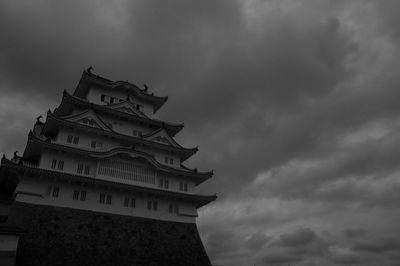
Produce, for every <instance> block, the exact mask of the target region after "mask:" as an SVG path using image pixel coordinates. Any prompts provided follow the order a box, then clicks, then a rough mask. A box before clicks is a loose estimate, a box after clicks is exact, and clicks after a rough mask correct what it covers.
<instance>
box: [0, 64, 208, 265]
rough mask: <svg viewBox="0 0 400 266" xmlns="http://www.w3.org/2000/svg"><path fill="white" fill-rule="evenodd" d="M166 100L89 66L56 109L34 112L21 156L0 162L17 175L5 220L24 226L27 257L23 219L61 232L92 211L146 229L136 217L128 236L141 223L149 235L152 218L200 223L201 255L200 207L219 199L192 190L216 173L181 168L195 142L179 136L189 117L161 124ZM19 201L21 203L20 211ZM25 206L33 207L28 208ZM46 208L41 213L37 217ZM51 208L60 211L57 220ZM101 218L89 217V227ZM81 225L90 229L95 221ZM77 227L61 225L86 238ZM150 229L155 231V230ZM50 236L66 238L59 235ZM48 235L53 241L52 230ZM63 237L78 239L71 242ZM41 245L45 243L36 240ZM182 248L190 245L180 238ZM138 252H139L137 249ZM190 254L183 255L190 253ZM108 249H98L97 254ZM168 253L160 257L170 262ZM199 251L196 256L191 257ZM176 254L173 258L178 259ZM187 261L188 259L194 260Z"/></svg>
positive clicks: (26, 245)
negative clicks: (182, 141)
mask: <svg viewBox="0 0 400 266" xmlns="http://www.w3.org/2000/svg"><path fill="white" fill-rule="evenodd" d="M167 99H168V98H167V97H159V96H156V95H154V93H150V92H149V91H148V88H147V86H146V85H145V86H144V88H139V87H138V86H136V85H134V84H132V83H129V82H127V81H111V80H109V79H106V78H103V77H100V76H98V75H95V74H93V73H92V72H91V68H90V69H88V70H85V71H83V74H82V77H81V79H80V81H79V83H78V85H77V87H76V89H75V91H74V92H73V94H70V93H68V92H67V91H64V92H63V96H62V100H61V103H60V105H59V106H58V107H57V108H55V110H54V111H50V110H49V111H48V112H47V117H46V119H43V118H42V116H39V117H38V118H37V120H36V123H35V124H34V125H33V128H32V130H31V131H30V132H29V134H28V141H27V144H26V147H25V150H24V151H23V153H21V154H19V153H17V152H16V153H15V154H14V157H13V158H10V159H7V158H6V157H5V156H3V158H2V160H1V167H2V169H3V170H7V171H9V172H11V173H13V174H14V175H16V176H17V178H18V182H17V185H16V187H15V190H14V192H13V197H12V200H11V201H12V203H10V204H9V205H10V206H11V207H9V208H10V209H11V210H10V214H9V216H10V217H9V220H8V222H7V223H8V225H9V226H11V227H12V226H18V230H20V231H18V232H20V233H18V234H17V235H18V236H19V237H20V241H19V242H20V243H19V244H21V243H24V244H23V245H24V247H23V248H25V252H26V253H27V254H28V253H29V252H31V251H30V250H29V248H30V247H29V245H30V244H29V243H30V242H29V241H28V240H23V239H24V236H26V235H28V236H29V235H30V237H34V236H35V233H31V232H30V229H29V228H30V226H28V225H25V223H26V221H25V222H21V221H22V220H24V219H25V220H27V219H30V218H29V215H31V216H32V218H31V219H32V222H37V221H36V220H35V219H37V220H38V221H42V222H43V223H44V224H47V226H50V227H51V226H53V223H54V222H56V224H58V226H59V227H58V231H57V230H54V231H55V234H59V231H60V230H64V229H63V228H60V227H63V224H64V223H65V226H67V227H68V226H70V225H68V223H67V222H66V221H64V220H68V219H70V220H71V221H72V223H78V222H79V221H81V220H83V219H81V218H77V217H83V216H85V217H87V218H86V221H87V219H94V220H95V219H96V217H109V218H108V219H111V221H113V219H120V220H118V221H121V219H122V220H124V219H125V220H126V224H129V223H131V222H130V221H132V223H133V222H135V223H139V224H141V225H140V227H143V228H138V226H139V225H138V224H136V226H133V225H132V226H133V227H134V228H129V226H128V225H126V224H123V225H121V226H124V227H125V226H127V229H126V232H127V233H126V235H125V237H126V236H128V235H129V234H130V233H129V232H131V231H129V230H137V231H140V230H142V231H143V230H144V231H143V232H142V233H143V234H145V235H148V234H149V233H148V232H147V231H146V230H147V229H146V228H145V227H146V225H145V224H146V223H147V222H150V221H152V222H153V223H156V224H158V225H157V226H156V228H159V227H166V226H167V227H168V226H170V225H173V228H174V229H173V230H180V229H179V228H183V227H185V226H187V225H189V226H192V227H190V228H192V229H190V230H192V231H193V228H194V230H195V232H194V233H193V232H192V234H194V236H195V237H196V240H195V241H192V242H193V243H195V245H198V246H199V248H200V249H203V250H202V251H201V252H203V253H204V254H205V252H204V248H203V247H202V244H201V242H200V243H198V242H199V241H200V239H199V237H198V233H197V228H196V225H195V223H196V217H197V216H198V212H197V209H199V208H200V207H202V206H205V205H206V204H208V203H210V202H212V201H214V200H215V199H216V196H215V195H199V194H197V193H196V187H197V186H199V185H200V184H202V183H203V182H205V181H206V180H208V179H209V178H211V177H212V176H213V172H212V171H209V172H201V171H198V170H197V168H195V169H190V168H188V167H186V166H185V165H184V162H185V161H186V160H187V159H188V158H190V157H191V156H193V155H194V154H195V153H196V152H197V150H198V149H197V147H194V148H186V147H183V146H181V145H180V144H179V143H177V142H176V141H175V139H174V136H175V135H176V134H177V133H179V131H181V130H182V129H183V127H184V125H183V124H180V123H171V122H167V121H161V120H158V119H156V118H155V117H154V115H155V114H156V113H157V112H158V111H159V109H160V108H161V107H162V106H163V105H164V104H165V103H166V101H167ZM42 120H43V121H42ZM14 205H16V206H17V207H15V208H14V207H13V206H14ZM18 206H23V207H18ZM29 210H35V211H34V212H33V211H32V213H33V214H29V215H28V214H27V213H28V212H29ZM43 210H45V211H44V213H45V214H38V213H42V212H43ZM51 212H54V213H57V214H58V215H55V217H53V216H52V213H51ZM66 212H68V213H70V216H71V217H69V216H68V215H67V214H65V213H66ZM13 213H14V214H13ZM21 213H22V214H21ZM13 215H14V218H13ZM96 215H97V216H96ZM99 215H100V216H99ZM101 215H102V216H101ZM21 217H23V218H21ZM46 217H51V218H46ZM62 217H64V218H62ZM68 217H69V218H68ZM40 219H41V220H40ZM46 219H51V221H47V220H46ZM57 219H58V220H57ZM77 219H78V220H77ZM79 219H81V220H79ZM104 219H106V218H104ZM129 219H131V220H129ZM132 219H134V220H132ZM135 219H136V220H135ZM138 219H139V220H138ZM53 220H55V221H53ZM13 221H14V224H12V223H13ZM83 221H85V220H83ZM96 221H97V220H96ZM137 221H139V222H137ZM157 221H159V222H157ZM95 223H96V222H93V223H92V224H93V226H94V224H95ZM50 224H51V225H50ZM82 224H83V225H82V226H86V227H87V228H90V225H89V224H85V222H83V223H82ZM38 226H40V225H38ZM96 226H98V227H99V232H102V230H104V228H102V226H100V225H96ZM108 226H109V225H106V226H105V227H108ZM182 226H183V227H182ZM11 227H10V228H11ZM86 227H85V228H86ZM103 227H104V226H103ZM116 227H117V226H116V225H115V224H114V225H113V228H112V229H110V228H108V229H107V230H108V234H109V235H110V234H111V235H118V234H121V235H122V236H121V238H123V237H124V233H123V232H124V231H123V229H121V228H116ZM4 228H7V227H4ZM168 228H169V227H168ZM176 228H178V229H176ZM187 228H188V227H187ZM187 228H186V229H187ZM186 229H183V230H186ZM31 230H32V229H31ZM35 230H36V229H35ZM71 230H72V231H70V232H68V229H66V231H65V234H67V237H66V238H67V239H68V234H76V237H80V233H79V230H81V229H79V226H78V225H77V227H76V228H75V227H74V228H72V229H71ZM75 230H76V232H75ZM85 230H86V229H85ZM87 230H89V229H87ZM90 230H91V229H90ZM114 230H115V232H114ZM152 230H153V231H154V228H153V229H152ZM188 230H189V229H188ZM0 231H1V230H0ZM3 231H4V230H3ZM5 231H7V230H5ZM11 231H12V230H11ZM110 231H111V232H110ZM153 233H154V232H153ZM164 233H167V232H163V231H162V229H156V234H158V235H159V236H158V237H157V236H155V239H156V240H151V241H157V238H160V239H161V240H160V241H164V240H162V238H164V236H163V234H164ZM36 234H38V232H37V233H36ZM40 234H43V232H40ZM179 234H180V233H179ZM0 235H1V232H0ZM83 235H86V236H87V237H88V238H91V237H93V238H96V237H97V236H96V235H93V234H92V233H90V234H89V233H87V232H86V233H83ZM137 235H138V233H136V236H137ZM184 235H185V236H186V238H185V239H186V240H190V239H189V236H188V235H186V234H184ZM54 237H57V238H60V237H62V235H61V236H59V235H57V236H54ZM133 237H135V236H134V235H133ZM141 237H144V238H145V237H146V236H141ZM170 237H171V236H168V238H170ZM180 237H181V238H183V236H182V235H177V236H172V238H171V241H182V239H180ZM176 239H180V240H176ZM24 241H25V242H24ZM46 241H53V240H52V239H51V237H48V239H47V240H46ZM55 241H56V242H57V241H59V239H57V240H55ZM66 241H67V242H68V241H72V242H71V243H74V242H73V240H66ZM85 241H86V240H85ZM85 241H84V242H85ZM96 241H103V239H101V240H96ZM118 241H119V239H118V238H115V239H113V241H112V243H110V244H111V245H116V246H119V245H125V244H121V243H122V242H123V241H122V240H121V241H122V242H121V243H118ZM124 241H125V240H124ZM135 241H136V244H134V248H136V249H140V247H137V245H139V246H140V245H141V243H140V240H138V239H136V238H135ZM33 242H34V241H33ZM33 242H31V244H32V243H33ZM86 242H87V243H89V244H90V243H91V242H88V241H86ZM86 242H85V243H86ZM87 243H86V245H87ZM96 243H97V242H96ZM123 243H127V242H126V241H125V242H123ZM36 245H38V244H37V243H36ZM39 245H44V244H43V243H42V242H40V244H39ZM75 245H76V244H75ZM154 245H157V243H155V244H154ZM170 245H176V244H174V243H170ZM179 245H180V244H179ZM155 247H157V246H155ZM0 248H1V247H0ZM47 248H50V249H51V248H52V247H51V246H49V247H47ZM158 248H159V247H158ZM177 248H179V249H182V250H183V249H185V248H182V246H181V245H180V246H179V247H177ZM18 249H19V247H18V248H17V251H16V254H17V255H16V257H17V260H16V261H17V263H18V256H19V255H18ZM100 249H101V248H100ZM131 249H132V247H131ZM96 250H97V249H96ZM21 252H23V251H21ZM74 252H75V251H74ZM92 252H93V250H92ZM96 252H97V251H96ZM135 252H136V255H137V254H138V253H140V252H141V251H140V250H137V251H135ZM146 252H147V251H146ZM153 252H154V254H153V255H154V256H157V254H163V253H162V252H161V253H158V252H159V251H158V250H154V251H153ZM170 252H174V251H173V250H171V251H170ZM176 252H182V251H176ZM184 252H185V254H184V255H183V256H189V257H190V256H193V254H192V255H191V254H190V252H188V251H184ZM201 252H200V253H201ZM78 253H79V252H78ZM98 253H102V252H98ZM59 254H60V253H59ZM146 254H147V253H146ZM204 254H203V255H202V256H204ZM103 255H104V254H99V256H100V257H101V256H103ZM24 256H25V257H26V256H28V257H29V256H31V255H24ZM62 256H63V255H61V257H62ZM77 256H78V257H79V256H85V255H82V254H78V255H77ZM104 256H105V255H104ZM110 256H111V257H112V256H113V255H109V256H108V257H105V258H104V259H105V260H107V259H110ZM163 256H164V255H162V256H161V257H162V260H160V261H164V262H165V261H166V259H165V258H164V257H163ZM196 256H198V255H195V256H194V257H196ZM205 256H206V255H205ZM128 257H129V258H128ZM128 257H127V258H126V260H125V261H126V263H127V264H126V265H136V264H134V263H132V264H130V263H131V262H132V259H133V258H137V256H136V257H135V256H128ZM145 257H146V256H145V255H141V259H142V261H143V263H144V264H145V262H144V261H146V260H147V261H148V258H147V259H146V258H145ZM194 257H193V258H194ZM117 260H118V259H117ZM129 260H131V262H129ZM178 261H179V260H176V261H173V263H174V264H176V265H179V262H178ZM184 261H185V260H184ZM199 261H203V262H201V263H200V262H199ZM204 261H206V264H204V263H205V262H204ZM42 262H43V261H42ZM81 262H82V259H81ZM171 262H172V260H171ZM171 262H170V263H171ZM85 263H86V264H87V262H85ZM97 263H98V262H97ZM123 263H124V261H122V262H121V261H120V262H119V263H118V265H122V264H123ZM165 263H167V262H165ZM187 263H189V264H187ZM78 264H80V263H78ZM89 264H90V263H89ZM168 264H169V263H167V264H165V265H168ZM184 264H186V265H191V264H190V259H189V262H188V260H186V261H185V263H184ZM208 264H209V260H208V258H206V259H204V258H202V259H197V262H196V259H193V264H192V265H208ZM32 265H35V263H33V264H32ZM58 265H59V264H58ZM104 265H106V264H104ZM138 265H140V264H138ZM154 265H157V264H154ZM182 265H183V264H182Z"/></svg>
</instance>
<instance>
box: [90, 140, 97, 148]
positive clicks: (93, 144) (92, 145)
mask: <svg viewBox="0 0 400 266" xmlns="http://www.w3.org/2000/svg"><path fill="white" fill-rule="evenodd" d="M90 147H92V148H96V141H95V140H92V142H91V143H90Z"/></svg>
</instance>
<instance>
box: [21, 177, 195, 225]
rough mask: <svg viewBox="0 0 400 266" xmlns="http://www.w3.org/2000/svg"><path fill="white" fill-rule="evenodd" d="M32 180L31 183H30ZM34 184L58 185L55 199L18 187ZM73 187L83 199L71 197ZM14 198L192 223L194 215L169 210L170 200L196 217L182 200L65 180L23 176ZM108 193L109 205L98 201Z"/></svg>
mask: <svg viewBox="0 0 400 266" xmlns="http://www.w3.org/2000/svg"><path fill="white" fill-rule="evenodd" d="M34 183H35V186H33V184H34ZM37 185H39V186H41V187H42V189H40V191H50V190H49V189H48V188H49V186H58V187H59V188H60V191H59V196H58V197H57V198H54V197H52V194H51V193H50V194H48V193H43V195H42V196H32V195H26V194H23V193H18V192H20V187H22V186H24V187H25V190H26V188H27V187H31V188H32V191H36V190H37ZM74 190H79V191H86V200H85V201H81V200H73V193H74ZM16 193H17V197H16V201H19V202H26V203H32V204H39V205H51V206H60V207H67V208H75V209H81V210H90V211H97V212H104V213H112V214H120V215H128V216H136V217H144V218H152V219H158V220H166V221H175V222H185V223H195V222H196V219H195V217H188V216H182V215H178V214H175V213H170V212H169V204H170V203H171V202H172V203H174V204H178V205H179V209H180V210H181V209H182V211H183V213H185V214H187V213H191V214H192V215H196V216H197V210H196V208H195V207H194V205H192V204H190V203H182V202H173V201H170V200H168V199H160V198H150V197H145V196H143V195H139V194H135V193H133V192H127V191H126V192H124V191H120V190H113V189H109V190H102V189H98V188H95V187H93V186H77V185H74V184H70V183H66V182H61V181H59V182H57V181H56V182H54V181H52V182H50V181H46V180H43V179H41V180H38V179H35V180H33V179H31V178H27V177H25V178H24V179H23V180H21V182H20V184H19V185H18V187H17V189H16ZM101 193H104V194H110V195H112V204H111V205H107V204H100V202H99V198H100V194H101ZM125 197H130V198H134V199H135V201H136V206H135V208H131V207H125V206H124V199H125ZM148 200H152V201H157V202H158V210H157V211H154V210H148V209H147V201H148Z"/></svg>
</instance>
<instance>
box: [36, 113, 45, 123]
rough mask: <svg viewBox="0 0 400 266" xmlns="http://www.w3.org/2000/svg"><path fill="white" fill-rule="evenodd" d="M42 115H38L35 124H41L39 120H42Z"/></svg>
mask: <svg viewBox="0 0 400 266" xmlns="http://www.w3.org/2000/svg"><path fill="white" fill-rule="evenodd" d="M42 117H43V116H42V115H39V116H38V117H36V123H42V121H40V119H41V118H42Z"/></svg>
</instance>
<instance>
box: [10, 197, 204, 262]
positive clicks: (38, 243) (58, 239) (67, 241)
mask: <svg viewBox="0 0 400 266" xmlns="http://www.w3.org/2000/svg"><path fill="white" fill-rule="evenodd" d="M7 223H8V224H12V225H14V226H18V227H20V228H22V229H25V230H27V233H25V234H23V235H22V236H21V237H20V240H19V244H18V249H17V265H32V266H33V265H69V266H72V265H87V266H89V265H96V266H97V265H140V266H142V265H143V266H151V265H154V266H155V265H160V266H161V265H171V266H179V265H182V266H183V265H185V266H190V265H201V266H203V265H204V266H206V265H211V264H210V261H209V259H208V256H207V254H206V252H205V250H204V247H203V244H202V242H201V239H200V236H199V234H198V231H197V227H196V224H192V223H177V222H166V221H158V220H152V219H146V218H138V217H129V216H119V215H111V214H104V213H97V212H91V211H83V210H76V209H69V208H60V207H51V206H39V205H33V204H26V203H18V202H15V203H14V205H13V206H12V208H11V212H10V215H9V218H8V222H7Z"/></svg>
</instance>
